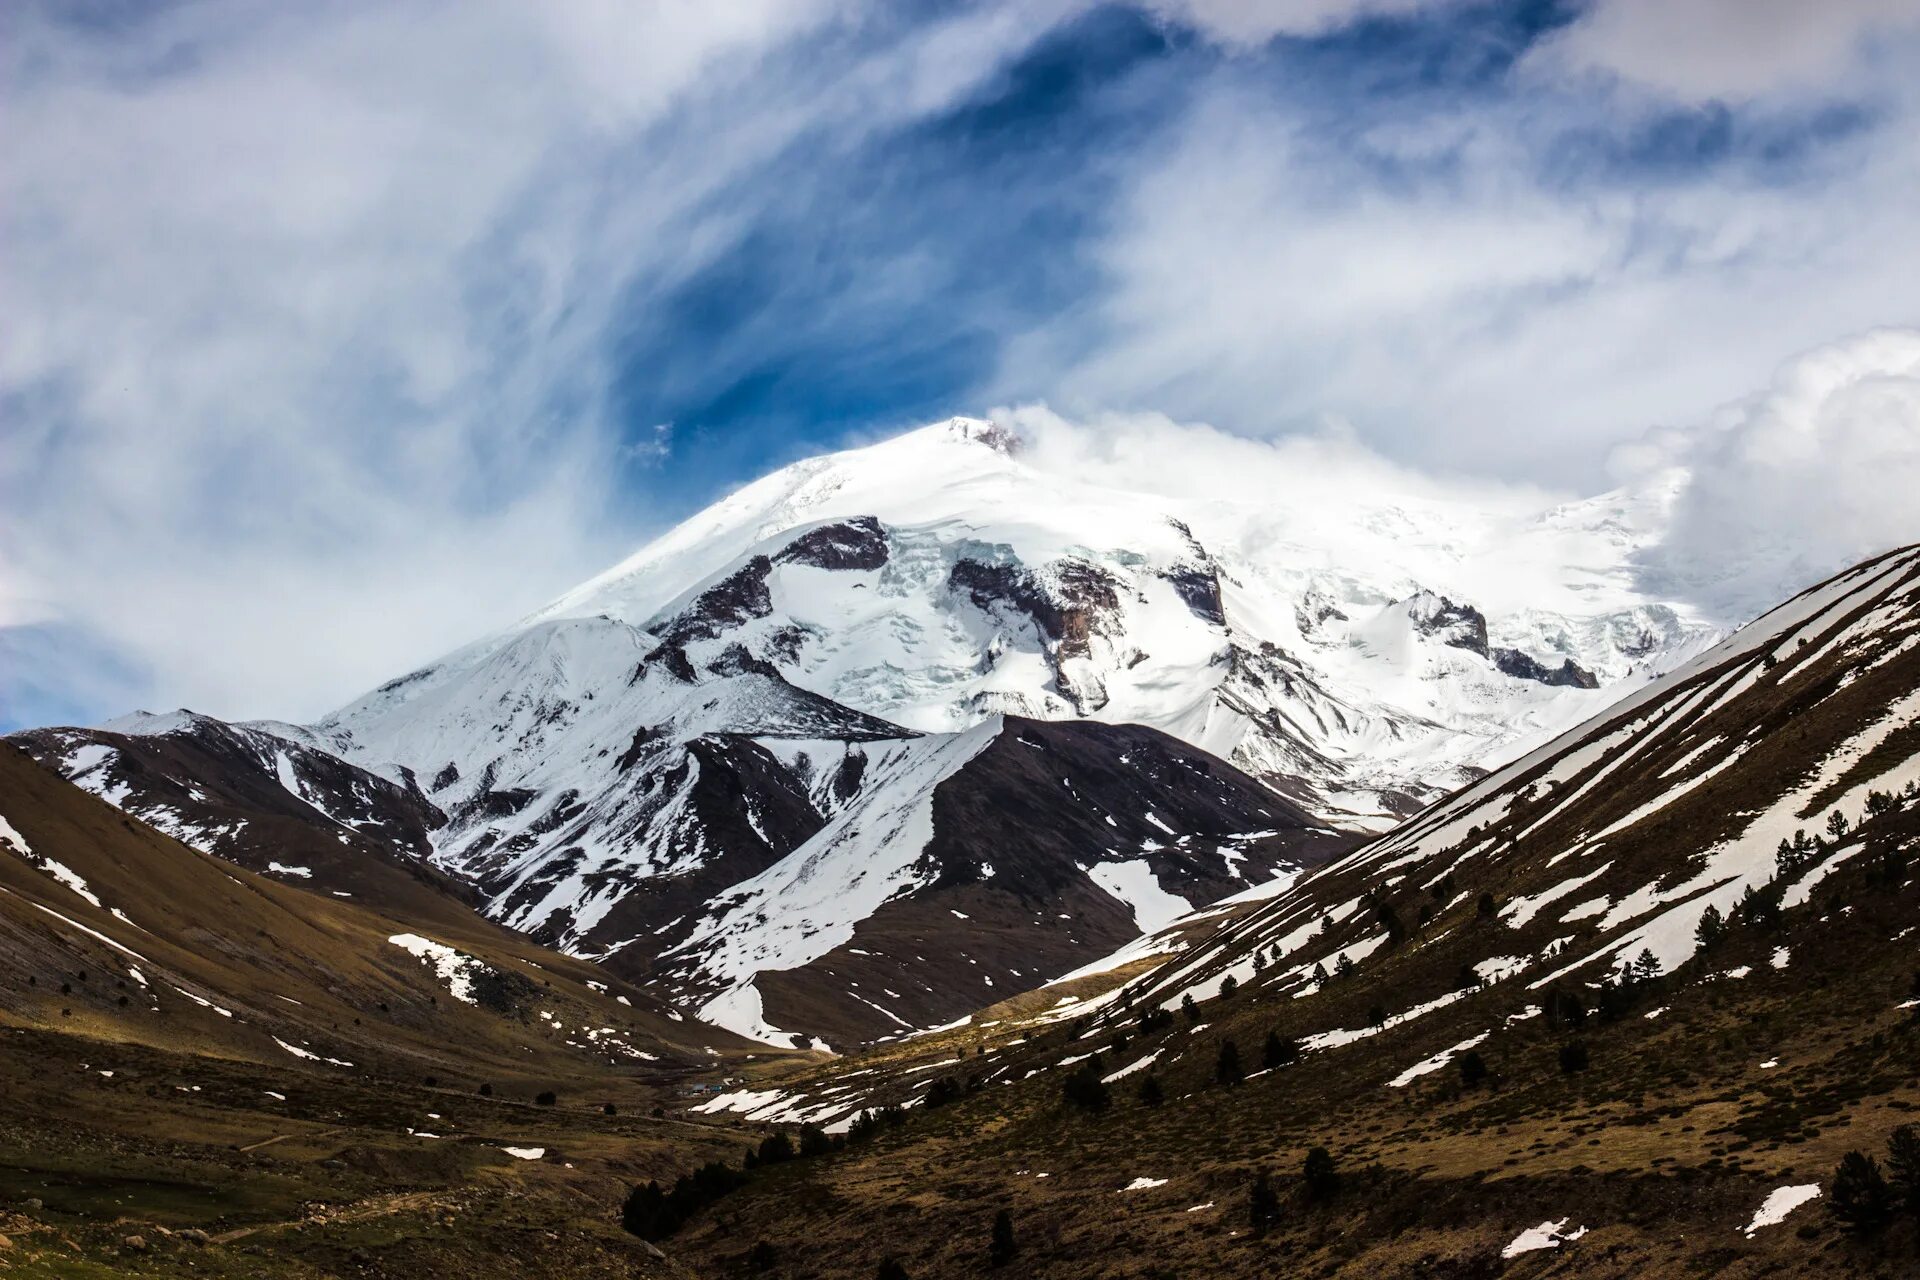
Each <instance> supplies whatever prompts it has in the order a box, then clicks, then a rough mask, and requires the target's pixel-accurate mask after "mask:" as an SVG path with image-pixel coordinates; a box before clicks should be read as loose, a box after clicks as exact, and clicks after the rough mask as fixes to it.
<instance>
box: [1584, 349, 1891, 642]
mask: <svg viewBox="0 0 1920 1280" xmlns="http://www.w3.org/2000/svg"><path fill="white" fill-rule="evenodd" d="M1616 466H1617V468H1618V469H1619V471H1620V472H1621V473H1622V474H1625V475H1628V476H1634V475H1640V476H1644V475H1645V474H1647V473H1648V472H1649V471H1653V470H1657V469H1660V468H1665V467H1673V466H1677V467H1679V468H1681V469H1683V470H1684V472H1685V473H1686V475H1687V477H1688V480H1687V482H1686V483H1685V485H1684V486H1683V487H1682V488H1681V490H1680V493H1679V496H1678V499H1677V500H1676V502H1675V504H1674V508H1673V524H1672V529H1671V532H1670V533H1669V535H1668V537H1667V539H1666V541H1665V543H1664V544H1663V545H1662V546H1661V547H1660V548H1659V549H1658V550H1657V552H1656V553H1655V554H1654V555H1653V556H1651V557H1649V559H1648V563H1647V570H1648V574H1649V576H1650V578H1651V580H1652V582H1653V584H1654V585H1655V586H1656V587H1657V588H1658V589H1660V590H1662V591H1668V592H1674V593H1677V594H1680V595H1683V596H1687V597H1690V598H1692V599H1695V600H1698V601H1701V602H1703V603H1705V604H1707V605H1709V606H1710V607H1712V608H1714V609H1716V610H1718V611H1719V612H1721V613H1722V614H1723V615H1725V616H1732V617H1745V616H1751V615H1752V614H1754V613H1757V612H1759V611H1761V610H1763V609H1766V608H1769V607H1771V606H1772V605H1773V604H1775V603H1777V602H1778V601H1779V599H1780V597H1781V594H1782V591H1781V588H1782V584H1792V585H1806V584H1808V583H1811V582H1815V581H1818V580H1819V579H1821V578H1823V577H1825V576H1827V575H1828V574H1830V573H1833V572H1834V571H1836V570H1838V569H1840V568H1842V567H1843V566H1846V565H1849V564H1852V563H1855V562H1857V561H1859V560H1861V559H1864V558H1865V557H1866V556H1868V555H1871V554H1874V553H1876V552H1879V551H1884V550H1886V549H1887V548H1889V547H1895V546H1901V545H1905V544H1907V543H1911V542H1916V541H1920V329H1882V330H1877V331H1874V332H1871V333H1867V334H1863V335H1861V336H1859V337H1857V338H1853V339H1849V340H1847V341H1844V342H1839V343H1834V344H1832V345H1830V346H1827V347H1823V348H1821V349H1819V350H1817V351H1813V352H1809V353H1808V354H1806V355H1804V356H1801V357H1799V358H1798V359H1795V360H1793V361H1791V362H1789V363H1788V364H1787V365H1785V366H1784V367H1783V368H1782V369H1781V370H1780V372H1779V373H1778V375H1777V376H1776V377H1775V378H1774V380H1773V382H1772V385H1770V386H1769V387H1767V388H1766V389H1765V390H1764V391H1761V392H1758V393H1756V394H1754V395H1752V396H1750V397H1748V398H1746V399H1743V400H1741V401H1738V402H1736V403H1734V404H1730V405H1728V406H1726V407H1724V408H1723V409H1722V410H1720V411H1719V412H1718V413H1717V414H1715V415H1714V416H1713V417H1712V418H1711V419H1710V420H1709V421H1708V422H1707V423H1705V424H1704V425H1703V426H1701V427H1699V428H1697V429H1695V430H1692V431H1658V432H1653V433H1650V434H1649V435H1648V436H1647V437H1646V438H1644V439H1642V440H1640V441H1638V442H1635V443H1634V444H1631V445H1627V446H1623V447H1622V448H1621V450H1620V451H1619V453H1618V455H1617V457H1616Z"/></svg>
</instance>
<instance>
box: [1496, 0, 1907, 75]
mask: <svg viewBox="0 0 1920 1280" xmlns="http://www.w3.org/2000/svg"><path fill="white" fill-rule="evenodd" d="M1916 29H1920V11H1916V10H1915V8H1914V6H1913V4H1912V0H1822V3H1819V4H1807V3H1804V2H1803V0H1596V2H1595V3H1593V4H1591V5H1589V6H1588V8H1587V10H1586V11H1585V12H1584V13H1583V14H1582V15H1581V17H1580V18H1579V20H1577V21H1576V22H1574V23H1572V24H1571V25H1569V26H1568V27H1567V28H1566V29H1565V30H1563V31H1562V32H1560V33H1559V34H1558V35H1557V36H1555V37H1554V38H1552V39H1550V40H1548V41H1547V42H1545V43H1544V44H1542V45H1541V46H1540V47H1539V48H1538V49H1537V50H1535V52H1534V55H1533V56H1534V58H1535V60H1536V61H1537V62H1538V63H1540V64H1541V67H1540V69H1541V70H1542V71H1543V72H1544V73H1546V74H1560V73H1565V72H1574V73H1581V72H1597V73H1600V74H1603V75H1608V76H1615V77H1619V78H1621V79H1623V80H1627V81H1631V82H1633V83H1635V84H1637V85H1641V86H1644V87H1646V88H1648V89H1651V90H1653V91H1656V92H1659V93H1664V94H1668V95H1671V96H1674V97H1678V98H1683V99H1688V100H1705V99H1715V98H1724V99H1732V100H1741V99H1750V98H1757V97H1761V96H1764V95H1767V94H1775V93H1783V92H1795V91H1814V92H1824V91H1826V90H1828V89H1829V88H1830V87H1831V85H1832V84H1833V82H1834V81H1835V80H1836V78H1838V77H1841V76H1842V75H1844V74H1845V73H1847V72H1849V71H1851V70H1852V69H1853V67H1854V65H1855V63H1856V62H1857V61H1858V60H1860V59H1862V58H1863V57H1865V56H1867V55H1868V54H1869V53H1870V51H1871V48H1872V46H1873V44H1874V43H1875V42H1876V41H1877V40H1881V39H1886V38H1893V37H1899V36H1908V35H1911V34H1913V33H1914V32H1915V31H1916Z"/></svg>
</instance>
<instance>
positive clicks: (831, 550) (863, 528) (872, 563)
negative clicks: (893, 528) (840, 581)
mask: <svg viewBox="0 0 1920 1280" xmlns="http://www.w3.org/2000/svg"><path fill="white" fill-rule="evenodd" d="M887 555H888V550H887V534H886V530H885V529H883V528H882V527H881V525H880V522H879V521H878V520H876V519H874V518H873V517H872V516H855V517H854V518H853V519H851V520H842V521H840V522H838V523H836V524H826V525H821V526H820V527H819V528H818V529H813V530H810V531H809V532H807V533H803V534H801V535H800V536H799V537H797V538H795V539H794V540H793V541H792V542H789V543H788V544H787V545H786V546H785V547H783V548H781V550H780V551H779V552H777V553H776V554H775V555H774V557H773V561H774V563H775V564H804V565H811V566H812V567H813V568H815V569H863V570H869V571H871V570H874V569H878V568H881V567H882V566H884V565H885V564H886V563H887Z"/></svg>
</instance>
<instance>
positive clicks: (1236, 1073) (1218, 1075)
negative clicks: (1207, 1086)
mask: <svg viewBox="0 0 1920 1280" xmlns="http://www.w3.org/2000/svg"><path fill="white" fill-rule="evenodd" d="M1240 1076H1241V1071H1240V1046H1238V1045H1236V1044H1235V1043H1234V1042H1233V1041H1231V1040H1222V1041H1221V1042H1220V1056H1219V1058H1218V1059H1216V1060H1215V1062H1214V1064H1213V1078H1214V1079H1215V1080H1218V1081H1219V1082H1220V1083H1221V1084H1225V1085H1235V1084H1239V1083H1240Z"/></svg>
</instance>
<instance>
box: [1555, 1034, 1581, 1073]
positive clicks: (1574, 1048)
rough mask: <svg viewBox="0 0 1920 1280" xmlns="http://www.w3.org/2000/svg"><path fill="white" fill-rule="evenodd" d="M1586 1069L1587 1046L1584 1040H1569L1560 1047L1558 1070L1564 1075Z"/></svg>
mask: <svg viewBox="0 0 1920 1280" xmlns="http://www.w3.org/2000/svg"><path fill="white" fill-rule="evenodd" d="M1586 1069H1587V1044H1586V1041H1584V1040H1569V1041H1567V1042H1566V1043H1565V1044H1563V1045H1561V1046H1560V1070H1561V1072H1562V1073H1563V1074H1565V1075H1572V1074H1573V1073H1574V1072H1576V1071H1585V1070H1586Z"/></svg>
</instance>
